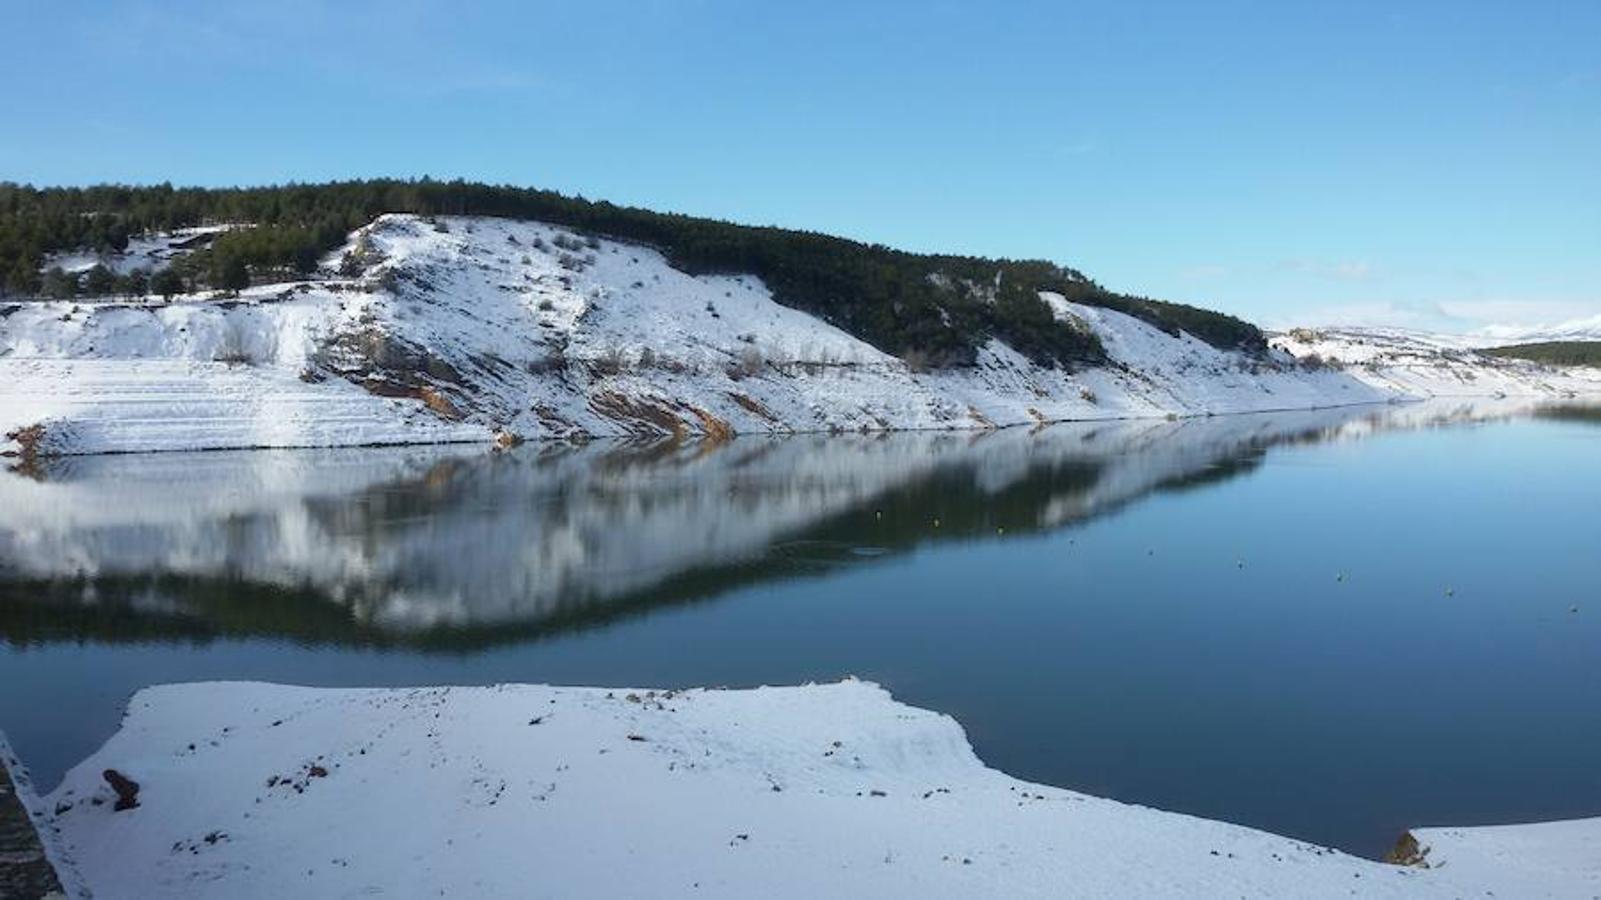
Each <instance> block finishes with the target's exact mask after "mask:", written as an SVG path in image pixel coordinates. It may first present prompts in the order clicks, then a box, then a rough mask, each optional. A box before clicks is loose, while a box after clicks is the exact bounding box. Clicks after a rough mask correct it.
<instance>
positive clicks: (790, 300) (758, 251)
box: [0, 179, 1266, 367]
mask: <svg viewBox="0 0 1601 900" xmlns="http://www.w3.org/2000/svg"><path fill="white" fill-rule="evenodd" d="M385 212H409V213H415V214H419V215H425V216H443V215H481V216H500V217H507V218H518V219H537V220H540V221H544V222H550V223H554V224H559V225H564V226H567V227H570V228H573V229H576V230H579V231H583V232H585V233H589V234H594V235H599V236H603V237H608V238H612V239H617V240H624V241H632V242H638V243H643V244H647V245H650V246H653V247H655V248H657V249H659V250H660V251H661V252H662V253H664V254H665V255H666V256H667V257H668V259H669V260H670V261H671V262H672V264H673V265H674V266H676V267H678V268H680V269H683V270H685V271H688V272H691V273H714V272H716V273H743V272H749V273H753V274H755V275H758V276H760V277H761V278H762V279H763V280H764V281H765V282H766V283H767V285H768V286H769V287H770V288H771V289H772V291H773V294H774V296H775V298H776V299H777V300H778V301H779V302H781V303H784V304H785V305H788V306H791V307H794V308H797V309H801V310H805V311H807V312H810V313H812V314H814V315H817V316H820V317H821V318H823V319H824V320H826V321H828V322H831V323H833V324H834V325H836V326H838V327H840V328H842V329H844V330H845V331H848V332H850V333H851V334H853V335H855V336H857V337H860V338H862V339H863V340H865V341H867V342H868V343H871V344H873V345H874V346H877V347H879V348H881V349H884V350H887V351H890V352H894V353H898V354H901V355H903V356H908V357H910V356H914V355H915V356H916V357H917V358H919V359H921V360H923V361H926V362H927V364H929V365H931V366H936V367H945V366H959V365H968V364H971V363H972V362H973V360H974V358H975V356H976V353H977V350H978V348H979V347H980V346H982V344H983V343H984V342H985V341H986V340H988V339H989V338H990V337H991V336H994V337H998V338H1000V339H1001V340H1004V341H1006V342H1007V343H1008V344H1010V345H1011V346H1013V347H1014V348H1016V349H1017V350H1019V351H1020V352H1022V353H1024V354H1026V355H1027V356H1029V357H1030V358H1031V359H1033V360H1035V361H1036V362H1041V363H1047V364H1065V365H1072V364H1083V363H1095V362H1100V361H1103V360H1104V359H1105V353H1104V350H1103V349H1102V347H1101V346H1100V342H1099V341H1098V340H1097V339H1096V338H1095V336H1094V335H1092V334H1087V333H1084V332H1081V331H1079V330H1077V329H1074V328H1072V327H1070V326H1067V325H1064V324H1062V323H1059V322H1057V321H1056V320H1055V318H1054V316H1053V315H1052V313H1051V310H1050V309H1049V307H1047V306H1046V305H1045V303H1044V302H1042V301H1041V300H1040V299H1039V297H1038V292H1040V291H1055V292H1057V293H1060V294H1062V295H1063V296H1065V297H1067V298H1068V299H1070V300H1073V301H1076V302H1080V303H1085V304H1089V305H1094V306H1101V307H1107V308H1111V309H1115V310H1119V311H1122V312H1125V313H1128V314H1130V315H1133V316H1136V317H1138V318H1140V319H1143V320H1145V321H1147V322H1150V323H1151V324H1153V325H1156V326H1157V327H1159V328H1162V329H1163V330H1165V331H1167V332H1169V333H1173V334H1176V333H1177V332H1178V331H1179V330H1180V329H1182V330H1184V331H1187V332H1189V333H1191V334H1193V335H1195V336H1196V337H1198V338H1200V339H1201V340H1204V341H1206V342H1208V343H1210V344H1212V345H1214V346H1217V347H1222V348H1227V349H1242V350H1246V351H1250V352H1261V351H1263V350H1264V349H1265V347H1266V342H1265V340H1264V338H1263V336H1262V333H1261V332H1260V331H1259V330H1258V329H1257V328H1256V327H1255V326H1253V325H1251V324H1249V323H1247V322H1244V321H1241V320H1240V319H1236V318H1234V317H1232V316H1228V315H1224V314H1222V313H1216V312H1212V311H1209V310H1204V309H1199V308H1196V307H1193V306H1186V305H1183V304H1177V303H1167V302H1163V301H1159V300H1151V299H1146V298H1142V297H1132V296H1128V295H1124V294H1117V293H1114V292H1111V291H1108V290H1106V289H1104V288H1102V287H1101V286H1099V285H1098V284H1096V283H1095V282H1093V281H1091V280H1089V279H1087V278H1085V277H1084V276H1083V275H1082V274H1080V273H1079V272H1077V271H1075V270H1073V269H1069V268H1066V267H1063V266H1059V265H1057V264H1055V263H1051V262H1047V261H1043V260H995V259H983V258H978V257H969V256H950V255H930V254H917V253H907V252H903V251H899V250H894V249H891V248H889V247H885V246H882V245H879V244H864V243H860V242H857V241H851V240H846V239H844V238H838V237H830V236H828V235H823V234H817V233H814V232H807V231H795V230H789V229H783V228H774V227H754V226H747V225H737V224H733V223H729V222H723V221H716V220H711V219H703V218H696V217H693V216H687V215H680V214H676V213H660V212H653V211H650V210H644V209H637V208H631V207H623V206H616V205H614V204H611V203H608V202H605V201H590V200H586V199H584V198H582V197H569V196H565V195H563V194H559V193H556V192H554V191H546V190H536V189H530V188H517V187H509V186H496V185H486V184H477V183H470V182H464V181H450V182H444V181H435V180H431V179H421V180H415V181H406V180H392V179H385V180H371V181H346V182H336V183H330V184H318V185H310V184H305V185H301V184H291V185H282V186H271V187H257V188H175V187H173V186H171V185H166V184H163V185H156V186H150V187H132V186H123V185H101V186H95V187H87V188H36V187H31V186H28V185H18V184H12V183H0V293H3V294H5V295H7V296H10V297H14V298H33V297H51V298H58V299H65V298H71V297H75V296H106V295H116V294H121V295H137V296H145V295H151V294H155V295H163V296H167V297H171V296H173V295H176V294H180V293H185V292H188V291H193V290H200V289H205V288H210V289H218V290H235V289H238V288H242V287H245V286H246V285H248V284H250V283H261V282H270V281H285V280H294V279H299V278H304V277H306V276H308V275H311V274H312V273H314V272H315V270H316V268H317V262H318V260H319V259H320V258H321V257H322V256H323V255H324V254H325V253H327V252H328V251H330V250H332V249H334V248H335V247H337V246H339V245H340V243H342V242H343V241H344V240H345V238H346V236H347V235H348V234H349V233H350V232H351V231H353V230H355V229H356V228H359V227H361V226H363V225H365V224H367V223H368V222H371V221H372V220H373V218H374V217H376V216H377V215H379V214H381V213H385ZM221 223H248V224H250V225H251V226H253V227H249V228H240V229H235V230H231V231H228V232H225V233H223V234H221V235H219V236H218V237H217V238H216V239H215V241H213V242H212V243H211V244H210V246H209V247H206V248H204V249H201V250H198V251H197V252H194V253H192V254H189V255H187V256H185V257H183V258H182V259H181V261H180V262H179V263H178V264H175V265H173V266H171V267H169V268H168V269H165V270H162V271H157V272H144V271H133V272H128V273H123V274H117V273H114V272H112V271H111V270H109V269H107V268H106V267H103V266H96V267H95V268H92V269H90V270H89V271H88V272H86V273H81V274H76V275H69V274H67V273H65V272H62V271H60V270H59V269H52V268H49V267H48V266H47V263H48V261H49V257H50V254H52V253H58V252H64V251H84V250H87V251H96V252H111V251H120V250H122V249H123V248H125V247H126V246H127V244H128V241H129V239H130V238H131V237H135V236H138V235H141V234H145V233H149V232H155V231H169V230H172V229H176V228H181V227H188V226H197V225H206V224H221Z"/></svg>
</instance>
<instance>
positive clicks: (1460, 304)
mask: <svg viewBox="0 0 1601 900" xmlns="http://www.w3.org/2000/svg"><path fill="white" fill-rule="evenodd" d="M0 34H4V35H5V36H6V38H5V41H4V46H5V51H4V59H5V65H4V71H5V84H4V86H3V87H0V123H3V125H0V179H8V180H16V181H28V182H34V183H42V184H65V183H79V184H81V183H89V182H101V181H129V182H156V181H163V180H170V181H172V182H174V183H183V184H206V185H222V184H245V183H251V184H254V183H264V182H276V181H284V180H322V179H329V178H346V177H356V176H377V175H402V176H406V175H423V174H430V175H434V176H436V177H444V178H449V177H455V176H462V177H466V178H471V179H481V180H487V181H496V182H510V183H516V184H526V185H537V186H541V187H550V188H555V189H558V190H562V191H565V192H569V193H580V194H583V195H585V196H588V197H594V198H606V199H610V200H613V201H616V202H620V203H629V204H636V205H641V206H648V207H652V208H657V209H665V210H676V211H682V212H688V213H696V214H703V215H712V216H718V217H723V218H729V219H734V220H738V221H742V222H750V223H759V224H768V223H772V224H780V225H786V226H794V227H801V228H810V229H817V230H821V231H827V232H833V233H838V234H844V235H848V236H852V237H857V238H863V239H868V240H874V241H880V242H884V243H888V244H893V245H896V246H900V247H905V248H908V249H914V250H940V251H955V252H968V253H980V254H986V255H996V256H1003V255H1004V256H1018V257H1022V256H1028V257H1046V258H1050V259H1054V260H1057V261H1059V262H1063V263H1067V264H1069V265H1073V266H1076V267H1078V268H1080V269H1083V270H1084V271H1085V272H1087V273H1088V274H1090V275H1091V276H1092V277H1095V278H1096V279H1098V280H1099V281H1101V282H1102V283H1104V284H1106V285H1107V286H1109V287H1113V288H1117V289H1120V290H1127V291H1133V292H1138V293H1144V294H1148V295H1151V296H1157V297H1163V298H1167V299H1176V300H1184V301H1188V302H1193V303H1197V304H1201V305H1205V306H1211V307H1215V308H1220V309H1226V310H1228V311H1231V312H1234V313H1237V314H1240V315H1244V316H1247V317H1249V318H1253V319H1255V320H1258V321H1262V322H1265V323H1267V324H1274V325H1277V324H1287V323H1292V322H1330V321H1363V322H1368V323H1386V324H1409V325H1416V326H1421V327H1454V328H1470V327H1475V326H1477V325H1482V324H1485V323H1488V322H1503V323H1504V322H1527V323H1537V322H1551V321H1559V320H1563V319H1571V318H1577V317H1583V316H1591V315H1601V2H1598V0H1577V2H1511V0H1508V2H1498V3H1491V2H1477V3H1476V2H1471V0H1453V2H1383V3H1379V2H1373V3H1369V2H1351V0H1347V2H1319V3H1299V2H1260V3H1245V2H1215V3H1204V2H1174V3H1140V2H1107V3H1078V4H1074V3H960V2H930V3H890V2H882V3H871V2H865V0H864V2H840V3H834V2H821V0H809V2H793V0H792V2H756V0H678V2H674V0H633V2H603V0H563V2H559V3H543V2H511V3H504V4H496V3H480V4H467V3H430V2H408V0H389V2H385V3H375V4H368V3H358V2H327V3H322V2H309V0H278V2H270V3H269V2H261V3H254V4H243V3H237V4H236V3H228V2H218V0H212V2H205V3H183V2H162V3H154V2H152V3H103V4H101V3H89V2H83V3H67V2H26V3H25V2H16V0H0Z"/></svg>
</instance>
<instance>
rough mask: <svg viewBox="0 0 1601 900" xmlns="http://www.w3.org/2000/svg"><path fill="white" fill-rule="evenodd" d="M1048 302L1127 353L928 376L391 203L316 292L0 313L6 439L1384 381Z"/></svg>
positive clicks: (325, 440) (669, 287) (459, 433)
mask: <svg viewBox="0 0 1601 900" xmlns="http://www.w3.org/2000/svg"><path fill="white" fill-rule="evenodd" d="M347 253H348V254H349V258H350V262H351V265H350V266H348V267H345V268H343V269H342V270H341V269H340V266H339V263H340V261H341V260H342V259H343V258H344V257H345V254H347ZM339 271H343V272H345V273H346V274H344V275H340V274H338V272H339ZM1045 299H1046V300H1047V301H1048V302H1049V303H1051V305H1052V306H1053V308H1054V309H1055V311H1056V313H1057V316H1058V317H1059V318H1060V319H1063V320H1064V321H1069V322H1072V323H1074V324H1076V325H1078V326H1079V327H1085V328H1091V329H1094V330H1095V332H1096V333H1097V334H1099V335H1100V336H1101V338H1102V340H1103V341H1104V342H1105V344H1106V345H1107V347H1108V348H1109V350H1110V351H1111V354H1112V357H1113V364H1112V365H1109V366H1106V367H1103V368H1091V369H1086V370H1083V371H1079V372H1073V373H1069V372H1066V371H1063V370H1060V369H1048V368H1043V367H1040V366H1036V365H1033V364H1031V363H1030V362H1028V361H1027V360H1026V359H1024V358H1023V357H1022V356H1021V355H1020V354H1018V353H1016V352H1015V351H1013V350H1012V349H1011V348H1009V347H1007V346H1005V345H1004V344H1002V343H1000V342H998V341H994V342H991V343H990V344H989V345H988V346H987V347H985V348H984V349H983V350H982V351H981V352H980V354H979V362H978V365H977V366H976V367H973V368H969V369H960V370H944V371H938V372H932V373H920V372H915V371H913V370H912V369H911V368H909V367H908V366H907V365H906V364H905V363H904V362H902V361H901V360H899V359H897V358H895V357H892V356H889V355H887V354H885V353H883V352H881V351H879V350H877V349H875V348H873V347H871V346H869V345H867V344H865V343H863V342H862V341H860V340H857V339H856V338H854V337H852V336H850V335H848V334H846V333H845V332H843V331H840V330H839V329H837V328H835V327H833V326H831V325H829V324H827V323H826V322H823V321H821V320H819V319H817V318H815V317H812V316H810V315H808V314H806V313H803V312H800V311H797V310H793V309H789V308H787V307H784V306H782V305H780V304H778V303H776V302H775V301H774V300H773V298H772V296H771V294H770V292H769V291H768V290H767V288H766V287H765V286H764V285H763V284H762V283H761V281H760V280H759V279H757V278H754V277H752V276H738V275H731V276H702V277H692V276H689V275H687V274H685V273H683V272H680V271H677V270H675V269H673V268H672V267H671V266H669V265H668V264H667V262H666V260H665V259H663V258H662V256H661V255H660V254H659V253H657V252H656V251H654V250H652V249H649V248H646V247H641V246H636V245H631V244H626V243H619V242H614V241H607V240H595V239H592V238H583V237H580V236H578V235H574V234H571V233H570V232H567V231H566V230H564V229H561V228H557V227H553V226H548V225H543V224H540V223H535V222H516V221H509V220H500V219H484V218H451V219H445V220H441V222H440V223H439V224H438V225H437V226H436V225H434V224H431V223H429V222H427V221H424V220H423V219H420V218H418V217H415V216H408V215H388V216H383V217H380V218H379V219H378V220H377V221H376V222H374V223H373V224H372V225H370V226H368V227H367V228H364V229H362V230H361V231H359V232H357V233H356V234H355V235H353V236H352V238H351V241H350V243H349V244H348V245H347V247H345V248H343V250H342V251H341V252H338V253H335V254H333V255H332V256H331V257H330V259H329V260H328V261H327V264H326V267H325V273H324V277H322V278H319V279H317V280H315V281H311V282H307V283H304V284H299V285H288V286H285V285H274V286H267V287H257V288H253V289H250V290H247V291H245V292H244V294H243V296H241V297H239V298H234V299H212V298H201V297H186V298H182V299H180V300H179V301H178V302H175V303H172V304H170V305H166V304H161V303H159V301H155V300H153V298H144V299H142V300H139V301H133V302H127V303H102V304H90V303H84V302H78V303H69V302H54V303H29V304H23V305H17V304H12V305H9V306H0V435H9V437H7V438H6V443H5V444H3V445H0V446H3V447H5V448H7V449H9V450H10V451H11V452H21V453H24V454H27V453H32V452H101V451H117V450H154V449H201V448H217V447H247V446H330V445H350V444H370V443H396V442H431V441H443V440H478V441H487V440H489V439H491V437H493V436H495V435H496V434H502V435H504V436H505V438H506V439H512V436H515V437H519V438H542V437H552V436H562V435H614V434H635V433H663V432H680V433H711V434H721V433H728V432H741V433H749V432H773V431H838V430H885V429H912V428H987V427H992V426H1002V425H1013V424H1025V423H1036V422H1040V421H1056V420H1064V419H1104V418H1119V417H1131V416H1165V415H1170V414H1171V415H1179V416H1186V415H1199V414H1208V413H1222V412H1241V411H1251V410H1268V409H1297V408H1310V407H1321V406H1330V405H1340V404H1350V403H1358V402H1373V401H1376V400H1382V399H1386V398H1387V397H1389V396H1390V394H1388V393H1386V392H1384V391H1381V390H1376V389H1374V388H1373V387H1370V386H1368V385H1366V384H1364V383H1362V382H1360V381H1358V380H1356V379H1353V378H1350V377H1348V376H1346V375H1343V374H1341V373H1338V372H1330V371H1310V370H1307V369H1305V368H1303V367H1300V366H1297V365H1296V364H1295V363H1294V361H1293V360H1292V359H1290V358H1289V357H1288V356H1286V355H1283V354H1279V355H1276V356H1274V357H1272V358H1267V359H1256V358H1252V357H1248V356H1245V355H1243V354H1237V353H1225V352H1221V351H1218V350H1216V349H1214V348H1212V347H1210V346H1208V345H1206V344H1204V343H1202V342H1200V341H1198V340H1195V339H1194V338H1192V337H1190V336H1188V335H1181V336H1179V337H1173V336H1170V335H1167V334H1165V333H1163V332H1161V331H1159V330H1157V329H1155V328H1153V327H1151V326H1150V325H1147V324H1145V323H1144V322H1141V321H1138V320H1136V319H1133V318H1130V317H1128V316H1125V315H1122V314H1120V313H1116V312H1111V311H1108V310H1102V309H1092V308H1089V307H1082V306H1077V305H1074V304H1070V303H1067V302H1066V301H1063V300H1062V299H1061V298H1060V297H1054V296H1050V295H1047V296H1046V297H1045Z"/></svg>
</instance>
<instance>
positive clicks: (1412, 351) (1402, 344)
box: [1269, 328, 1601, 398]
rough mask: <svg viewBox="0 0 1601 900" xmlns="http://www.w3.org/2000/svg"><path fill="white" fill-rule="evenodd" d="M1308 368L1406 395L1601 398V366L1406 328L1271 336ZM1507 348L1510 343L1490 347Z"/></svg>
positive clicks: (1327, 330) (1275, 344) (1302, 330)
mask: <svg viewBox="0 0 1601 900" xmlns="http://www.w3.org/2000/svg"><path fill="white" fill-rule="evenodd" d="M1269 343H1270V344H1271V345H1272V346H1273V347H1274V348H1275V349H1276V350H1280V351H1283V352H1288V353H1290V354H1293V355H1294V356H1295V357H1297V358H1299V359H1301V360H1303V361H1304V362H1307V363H1308V364H1313V363H1322V364H1324V365H1329V366H1333V367H1335V368H1338V369H1340V370H1341V371H1343V372H1344V373H1345V374H1347V375H1349V376H1350V377H1352V378H1354V379H1356V380H1358V381H1360V382H1362V383H1363V384H1365V385H1367V386H1369V387H1371V388H1374V389H1375V390H1378V391H1381V392H1384V393H1387V394H1391V395H1393V396H1399V397H1409V398H1425V397H1540V396H1545V397H1571V396H1579V395H1590V394H1596V393H1601V369H1589V368H1577V367H1569V368H1558V367H1553V366H1546V365H1542V364H1540V363H1535V362H1530V361H1528V360H1521V359H1506V358H1501V357H1496V356H1490V355H1488V354H1485V353H1481V352H1479V348H1482V347H1484V346H1485V345H1486V343H1487V341H1486V340H1485V339H1484V338H1483V337H1470V336H1466V335H1446V334H1434V333H1430V332H1424V331H1412V330H1408V329H1403V328H1316V329H1312V328H1293V329H1290V330H1289V331H1285V332H1282V333H1278V334H1273V335H1271V336H1270V338H1269ZM1488 343H1503V342H1494V341H1491V342H1488Z"/></svg>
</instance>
